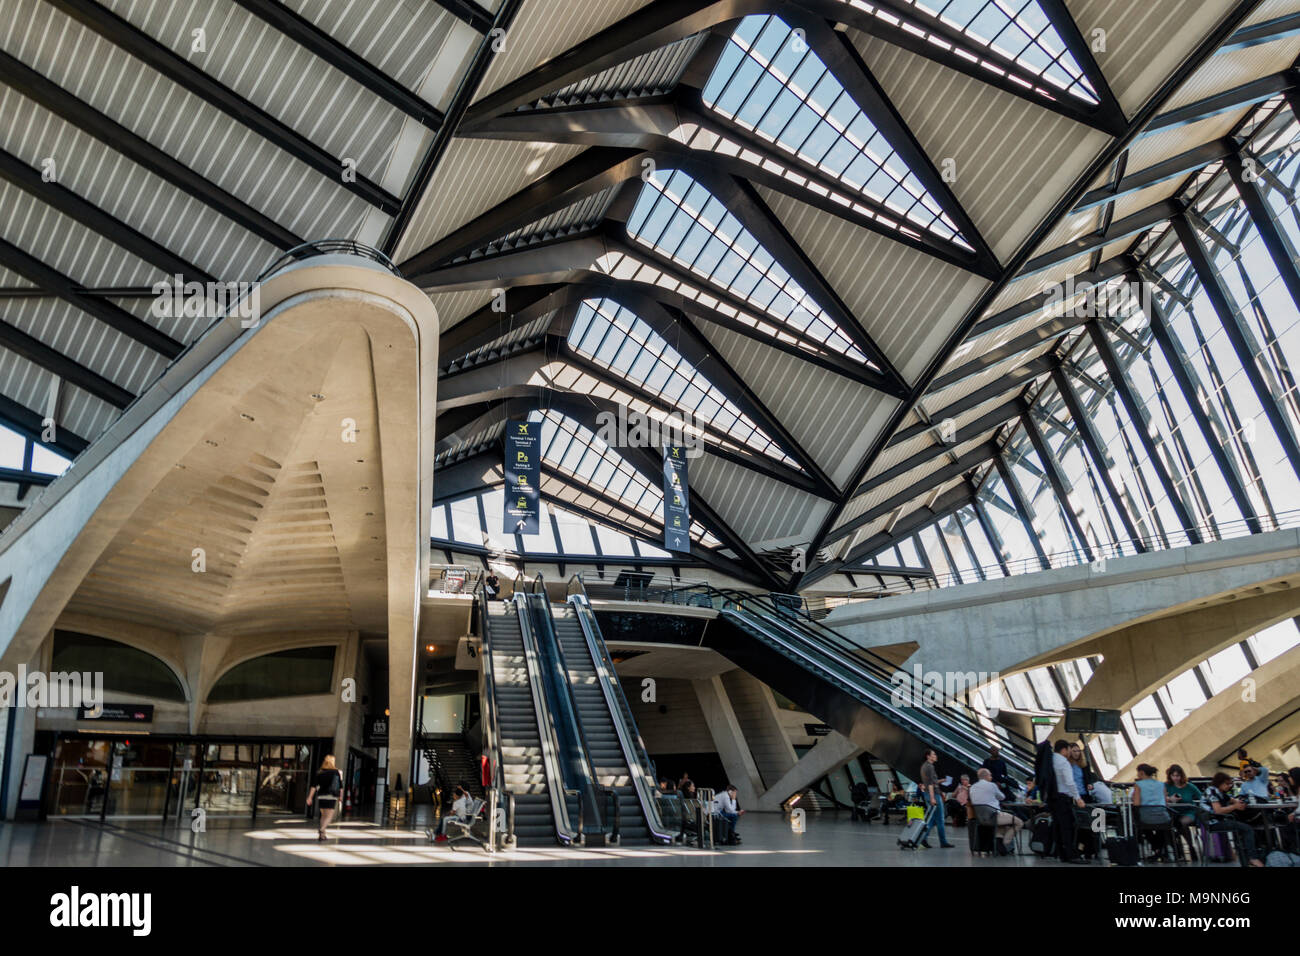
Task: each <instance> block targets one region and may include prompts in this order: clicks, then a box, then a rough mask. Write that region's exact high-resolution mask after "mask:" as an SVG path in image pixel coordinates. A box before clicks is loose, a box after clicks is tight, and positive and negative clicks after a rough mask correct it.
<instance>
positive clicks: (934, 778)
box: [916, 750, 956, 850]
mask: <svg viewBox="0 0 1300 956" xmlns="http://www.w3.org/2000/svg"><path fill="white" fill-rule="evenodd" d="M938 761H939V755H938V754H937V753H935V752H934V751H933V750H927V751H926V752H925V763H923V764H921V794H922V795H923V797H924V799H925V806H926V824H925V826H923V827H922V828H921V838H920V839H919V840H917V841H916V842H917V843H918V844H920V845H921V846H923V847H925V848H926V849H927V850H928V849H930V844H929V843H927V842H926V837H928V836H929V835H930V814H931V813H933V814H934V821H935V829H937V830H938V831H939V846H941V847H942V848H943V849H945V850H951V849H952V848H953V847H954V846H956V844H954V843H949V842H948V832H947V831H946V830H945V829H944V828H943V818H944V812H943V794H942V793H941V792H940V790H939V787H940V783H939V771H937V770H936V769H935V766H934V765H935V764H936V763H937V762H938Z"/></svg>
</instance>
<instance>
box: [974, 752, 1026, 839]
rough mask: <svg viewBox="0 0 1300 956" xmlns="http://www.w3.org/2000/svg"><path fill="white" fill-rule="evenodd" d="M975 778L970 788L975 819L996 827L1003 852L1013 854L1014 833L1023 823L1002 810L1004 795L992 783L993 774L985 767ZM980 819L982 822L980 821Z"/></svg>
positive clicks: (981, 768)
mask: <svg viewBox="0 0 1300 956" xmlns="http://www.w3.org/2000/svg"><path fill="white" fill-rule="evenodd" d="M977 776H978V777H979V779H978V780H976V781H975V783H973V784H971V788H970V803H971V806H972V807H973V808H974V809H975V819H976V820H977V821H978V822H980V823H984V822H985V820H989V821H991V822H992V823H993V824H994V825H995V826H997V828H998V836H999V837H1001V838H1002V846H1003V852H1004V853H1006V852H1013V850H1014V847H1015V845H1016V831H1018V830H1019V829H1020V828H1021V827H1023V826H1024V825H1025V821H1023V820H1021V819H1020V818H1019V817H1016V816H1012V815H1011V814H1010V813H1007V812H1006V811H1005V810H1003V809H1002V801H1003V800H1005V799H1006V795H1005V794H1003V792H1002V791H1001V790H1000V789H999V788H998V785H997V784H996V783H994V782H993V773H992V772H991V771H990V770H989V769H988V768H987V767H980V769H979V772H978V773H977ZM981 808H982V809H981ZM981 817H983V818H984V820H981V819H980V818H981Z"/></svg>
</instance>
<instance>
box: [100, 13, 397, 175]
mask: <svg viewBox="0 0 1300 956" xmlns="http://www.w3.org/2000/svg"><path fill="white" fill-rule="evenodd" d="M101 2H103V3H104V5H105V6H107V7H108V8H109V9H111V10H112V11H113V12H114V13H116V14H117V15H118V16H120V17H122V18H123V19H125V20H129V21H130V22H131V23H133V24H135V26H137V27H139V28H140V29H141V30H143V31H144V32H145V33H147V34H149V35H150V36H151V37H153V38H154V39H155V40H158V41H159V42H160V43H162V45H163V46H165V47H167V48H168V49H169V50H175V51H177V52H179V53H180V55H181V56H182V57H183V58H185V59H187V60H188V61H189V62H190V63H192V64H193V65H194V66H196V67H199V68H200V69H202V70H203V71H204V72H205V73H207V74H208V75H209V76H211V77H212V78H213V79H215V80H217V81H218V82H219V83H222V84H223V85H225V86H226V87H228V88H230V89H232V90H234V91H235V92H236V93H238V94H239V95H240V96H242V97H243V98H244V99H246V100H248V102H250V103H253V104H256V105H257V106H260V107H261V108H262V109H264V110H266V112H268V113H270V114H271V115H272V116H274V117H275V118H276V119H278V120H280V122H282V123H284V124H285V125H286V126H288V127H289V128H290V129H293V130H295V131H296V132H298V133H300V134H301V135H303V136H305V137H306V138H307V139H309V140H311V141H312V142H313V143H316V144H317V145H318V146H321V147H323V148H324V149H326V150H327V151H329V153H330V154H331V155H333V156H337V157H339V158H340V159H342V158H344V157H347V158H350V159H355V160H356V162H357V172H358V173H360V174H361V175H364V176H368V177H370V178H371V179H374V180H376V181H378V180H379V179H380V177H381V176H382V175H383V164H384V159H385V157H387V155H388V154H389V152H391V150H392V148H393V143H394V142H395V140H396V139H397V133H398V132H399V131H400V129H401V125H402V114H401V113H400V112H399V111H398V110H397V108H396V107H395V106H392V105H390V104H389V103H388V101H386V100H384V99H381V98H380V97H379V96H377V95H376V94H374V93H372V92H370V91H369V90H367V89H366V88H365V87H363V86H362V85H361V84H360V83H357V82H356V81H355V80H352V79H351V78H349V77H348V76H347V75H346V74H344V73H341V72H339V71H338V70H336V69H334V68H333V67H332V66H330V65H329V64H328V63H326V62H325V61H324V60H322V59H320V58H319V57H317V56H315V55H314V54H313V53H311V52H310V51H308V50H307V49H306V48H305V47H301V46H299V45H298V44H297V43H295V42H294V41H293V40H290V39H289V38H288V37H287V36H285V35H284V34H282V33H280V32H279V31H278V30H276V29H275V28H274V27H272V26H271V25H270V24H268V23H267V22H266V21H265V20H262V19H261V18H260V17H256V16H254V15H253V14H251V13H249V12H248V11H247V10H245V9H243V8H242V7H240V6H238V5H237V4H235V3H232V2H231V0H188V2H186V0H173V2H172V3H154V2H141V0H101ZM200 27H201V28H202V29H203V30H205V31H206V39H205V45H206V52H203V53H197V52H193V50H192V43H193V32H194V31H195V30H196V29H198V28H200Z"/></svg>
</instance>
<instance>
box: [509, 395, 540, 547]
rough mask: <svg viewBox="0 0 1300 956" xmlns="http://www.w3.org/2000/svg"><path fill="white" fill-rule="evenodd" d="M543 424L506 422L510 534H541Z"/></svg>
mask: <svg viewBox="0 0 1300 956" xmlns="http://www.w3.org/2000/svg"><path fill="white" fill-rule="evenodd" d="M541 430H542V423H541V422H529V421H508V422H506V461H505V473H506V501H505V527H504V529H503V530H504V531H505V533H506V534H537V532H538V529H539V525H540V517H541V494H540V492H539V491H538V485H539V483H540V482H541V479H542V450H541V449H542V442H541V435H540V432H541Z"/></svg>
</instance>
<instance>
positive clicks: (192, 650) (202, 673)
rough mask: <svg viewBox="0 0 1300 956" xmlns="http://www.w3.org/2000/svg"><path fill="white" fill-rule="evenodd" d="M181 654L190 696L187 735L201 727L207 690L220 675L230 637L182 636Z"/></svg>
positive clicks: (187, 690)
mask: <svg viewBox="0 0 1300 956" xmlns="http://www.w3.org/2000/svg"><path fill="white" fill-rule="evenodd" d="M180 645H181V654H182V655H183V656H184V660H185V693H186V694H187V695H188V696H189V706H190V733H192V734H195V733H198V731H199V727H200V726H202V724H203V711H204V708H205V707H206V706H207V703H206V702H207V699H208V691H210V690H212V685H213V684H214V683H216V681H217V678H218V677H220V676H221V674H220V668H221V663H222V661H223V660H225V657H226V652H227V651H228V650H229V649H230V638H229V637H223V636H221V635H219V634H183V635H181V637H180Z"/></svg>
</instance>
